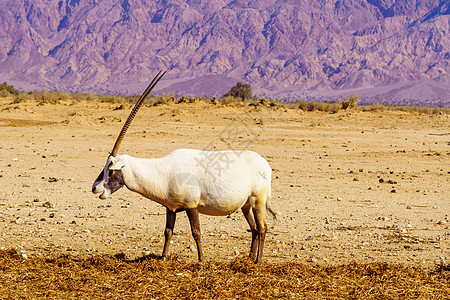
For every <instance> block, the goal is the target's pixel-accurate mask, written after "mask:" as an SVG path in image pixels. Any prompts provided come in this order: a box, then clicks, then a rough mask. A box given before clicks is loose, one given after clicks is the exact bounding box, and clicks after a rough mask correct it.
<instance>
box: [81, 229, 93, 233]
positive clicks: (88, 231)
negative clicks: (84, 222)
mask: <svg viewBox="0 0 450 300" xmlns="http://www.w3.org/2000/svg"><path fill="white" fill-rule="evenodd" d="M83 232H86V233H91V231H90V230H89V229H85V230H83Z"/></svg>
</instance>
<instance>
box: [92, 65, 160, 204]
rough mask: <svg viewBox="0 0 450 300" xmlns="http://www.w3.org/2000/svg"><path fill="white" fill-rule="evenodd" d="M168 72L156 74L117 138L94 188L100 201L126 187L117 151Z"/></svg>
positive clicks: (121, 158)
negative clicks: (135, 118)
mask: <svg viewBox="0 0 450 300" xmlns="http://www.w3.org/2000/svg"><path fill="white" fill-rule="evenodd" d="M166 72H167V71H165V72H164V73H162V74H161V71H159V72H158V74H156V76H155V78H153V80H152V82H150V84H149V85H148V87H147V88H146V89H145V91H144V93H143V94H142V95H141V97H140V98H139V100H138V101H137V102H136V104H135V105H134V107H133V110H132V111H131V113H130V115H129V116H128V119H127V120H126V121H125V124H123V127H122V130H121V131H120V134H119V136H118V137H117V140H116V143H115V144H114V147H113V149H112V151H111V153H110V155H109V156H108V159H107V161H106V164H105V167H104V168H103V170H102V171H101V172H100V175H98V177H97V179H96V180H95V182H94V184H93V186H92V192H93V193H94V194H97V193H101V195H100V199H106V198H108V197H109V195H111V194H112V193H114V192H115V191H117V190H118V189H120V188H121V187H123V186H124V185H125V182H124V180H123V174H122V171H121V169H122V167H123V166H124V161H123V157H121V156H118V155H117V151H118V150H119V146H120V143H122V140H123V138H124V136H125V133H126V132H127V130H128V127H129V126H130V124H131V121H133V119H134V117H135V116H136V113H137V111H138V110H139V108H140V107H141V105H142V103H143V101H144V99H145V97H147V95H148V94H149V93H150V92H151V91H152V90H153V88H154V87H155V85H156V84H157V83H158V82H159V80H160V79H161V78H162V77H163V76H164V74H166Z"/></svg>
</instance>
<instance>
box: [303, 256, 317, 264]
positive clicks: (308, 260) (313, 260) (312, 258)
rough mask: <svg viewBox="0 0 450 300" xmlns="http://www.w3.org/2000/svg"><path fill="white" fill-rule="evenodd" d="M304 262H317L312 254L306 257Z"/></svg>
mask: <svg viewBox="0 0 450 300" xmlns="http://www.w3.org/2000/svg"><path fill="white" fill-rule="evenodd" d="M306 262H309V263H316V262H317V258H315V257H314V256H312V257H310V258H308V259H307V260H306Z"/></svg>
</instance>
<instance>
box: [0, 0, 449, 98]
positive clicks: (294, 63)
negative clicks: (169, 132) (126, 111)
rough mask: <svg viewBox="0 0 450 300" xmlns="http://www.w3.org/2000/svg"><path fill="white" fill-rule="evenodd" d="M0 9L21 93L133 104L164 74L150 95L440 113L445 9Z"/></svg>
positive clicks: (93, 1)
mask: <svg viewBox="0 0 450 300" xmlns="http://www.w3.org/2000/svg"><path fill="white" fill-rule="evenodd" d="M3 2H4V5H3V7H4V8H3V9H2V10H1V11H0V41H1V42H0V80H3V81H8V83H11V84H14V85H15V86H17V87H19V88H21V89H26V90H29V89H30V87H31V89H50V90H51V89H59V90H66V91H95V92H114V93H128V94H133V93H138V92H139V91H140V90H141V89H142V86H145V85H146V82H148V80H150V79H151V78H152V77H153V76H154V74H155V73H156V71H157V70H158V69H169V73H168V74H167V75H166V77H165V80H164V81H162V82H161V83H160V85H159V86H158V88H159V89H158V90H157V92H173V93H175V94H183V95H184V94H187V95H196V96H202V95H205V96H211V95H218V96H221V95H222V94H223V93H225V92H226V91H228V90H229V89H230V87H231V86H232V85H234V84H235V83H236V82H237V81H244V82H246V83H250V84H251V85H252V87H253V90H254V91H255V92H256V93H258V94H260V95H265V96H268V97H279V98H282V99H286V100H293V99H296V98H298V97H303V98H308V99H319V100H320V99H322V100H329V99H331V98H333V97H338V96H340V95H346V94H345V93H352V91H355V92H356V91H365V94H363V95H362V96H363V97H364V98H366V101H368V102H383V101H388V102H392V103H400V102H401V103H415V102H417V103H418V104H435V105H436V104H437V105H450V99H449V97H450V96H449V95H450V80H449V57H450V54H449V53H450V42H449V39H448V29H449V23H450V18H449V6H450V4H449V3H450V1H449V0H444V1H441V0H424V1H415V0H412V1H407V0H397V1H393V0H368V1H366V0H342V1H331V0H319V1H315V2H312V3H310V2H309V1H304V0H301V1H289V0H271V1H244V0H236V1H230V0H212V1H203V0H192V1H189V0H173V1H170V0H162V1H154V2H151V3H147V2H145V1H142V0H123V1H113V0H103V1H98V0H32V1H31V0H28V1H26V0H14V1H12V0H4V1H3ZM425 82H428V83H427V84H425ZM400 86H401V87H402V88H399V87H400ZM405 86H408V88H407V91H408V92H407V93H405ZM27 87H28V88H27ZM424 88H425V91H423V89H424ZM395 91H401V92H397V93H396V92H395ZM409 94H410V95H411V96H408V98H405V95H409ZM415 94H417V95H418V96H417V97H416V96H415ZM327 95H330V96H327ZM376 95H389V97H388V99H387V100H386V99H384V98H382V96H376ZM347 96H348V94H347ZM330 97H331V98H330ZM383 97H384V96H383Z"/></svg>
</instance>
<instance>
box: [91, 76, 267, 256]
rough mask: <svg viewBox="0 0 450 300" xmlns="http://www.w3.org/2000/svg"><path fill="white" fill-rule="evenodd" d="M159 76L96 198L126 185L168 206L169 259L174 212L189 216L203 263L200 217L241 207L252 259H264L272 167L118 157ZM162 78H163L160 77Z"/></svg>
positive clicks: (207, 158)
mask: <svg viewBox="0 0 450 300" xmlns="http://www.w3.org/2000/svg"><path fill="white" fill-rule="evenodd" d="M160 74H161V72H159V73H158V74H157V75H156V77H155V78H154V79H153V81H152V82H151V83H150V85H149V86H148V87H147V89H146V90H145V92H144V93H143V94H142V96H141V97H140V98H139V100H138V102H137V103H136V105H135V106H134V108H133V110H132V111H131V113H130V116H129V117H128V119H127V121H126V122H125V124H124V126H123V128H122V130H121V132H120V134H119V137H118V138H117V140H116V143H115V145H114V147H113V150H112V152H111V154H110V155H109V157H108V159H107V161H106V165H105V167H104V168H103V170H102V171H101V173H100V175H99V176H98V178H97V179H96V180H95V182H94V185H93V187H92V192H93V193H101V194H100V198H101V199H106V198H108V197H109V196H110V195H111V194H112V193H114V192H115V191H117V190H118V189H119V188H121V187H123V186H124V185H125V186H126V187H127V188H128V189H130V190H131V191H133V192H136V193H139V194H141V195H142V196H144V197H146V198H148V199H150V200H153V201H155V202H158V203H160V204H162V205H164V206H165V207H166V209H167V215H166V229H165V232H164V235H165V242H164V250H163V254H162V258H166V256H167V254H168V250H169V244H170V239H171V237H172V233H173V228H174V225H175V218H176V213H177V212H180V211H186V213H187V215H188V218H189V222H190V224H191V230H192V235H193V237H194V239H195V242H196V244H197V251H198V259H199V260H200V261H202V260H203V252H202V247H201V239H200V223H199V213H202V214H207V215H212V216H226V215H229V214H231V213H233V212H235V211H236V210H238V209H239V208H241V209H242V212H243V214H244V216H245V218H246V220H247V222H248V224H249V225H250V228H251V232H252V243H251V249H250V257H251V258H252V259H254V260H255V263H257V262H258V261H259V260H260V259H261V257H262V254H263V246H264V238H265V235H266V230H267V225H266V221H265V213H266V210H268V211H269V212H270V213H272V215H274V213H273V211H272V210H271V209H270V208H269V206H268V201H269V199H270V195H271V174H272V170H271V168H270V166H269V164H268V162H267V161H266V160H265V159H264V158H262V157H261V156H260V155H259V154H257V153H255V152H252V151H200V150H192V149H179V150H175V151H173V152H172V153H170V154H169V155H167V156H165V157H162V158H154V159H143V158H135V157H131V156H129V155H117V151H118V148H119V145H120V143H121V142H122V139H123V137H124V136H125V132H126V130H127V129H128V127H129V125H130V123H131V121H132V120H133V118H134V116H135V115H136V112H137V110H138V109H139V107H140V106H141V104H142V102H143V100H144V99H145V97H146V96H147V95H148V94H149V93H150V92H151V90H152V89H153V87H154V86H155V85H156V84H157V83H158V81H159V80H160V79H161V77H162V76H163V75H164V74H165V72H164V73H163V74H162V75H161V76H159V75H160ZM158 76H159V77H158Z"/></svg>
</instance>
